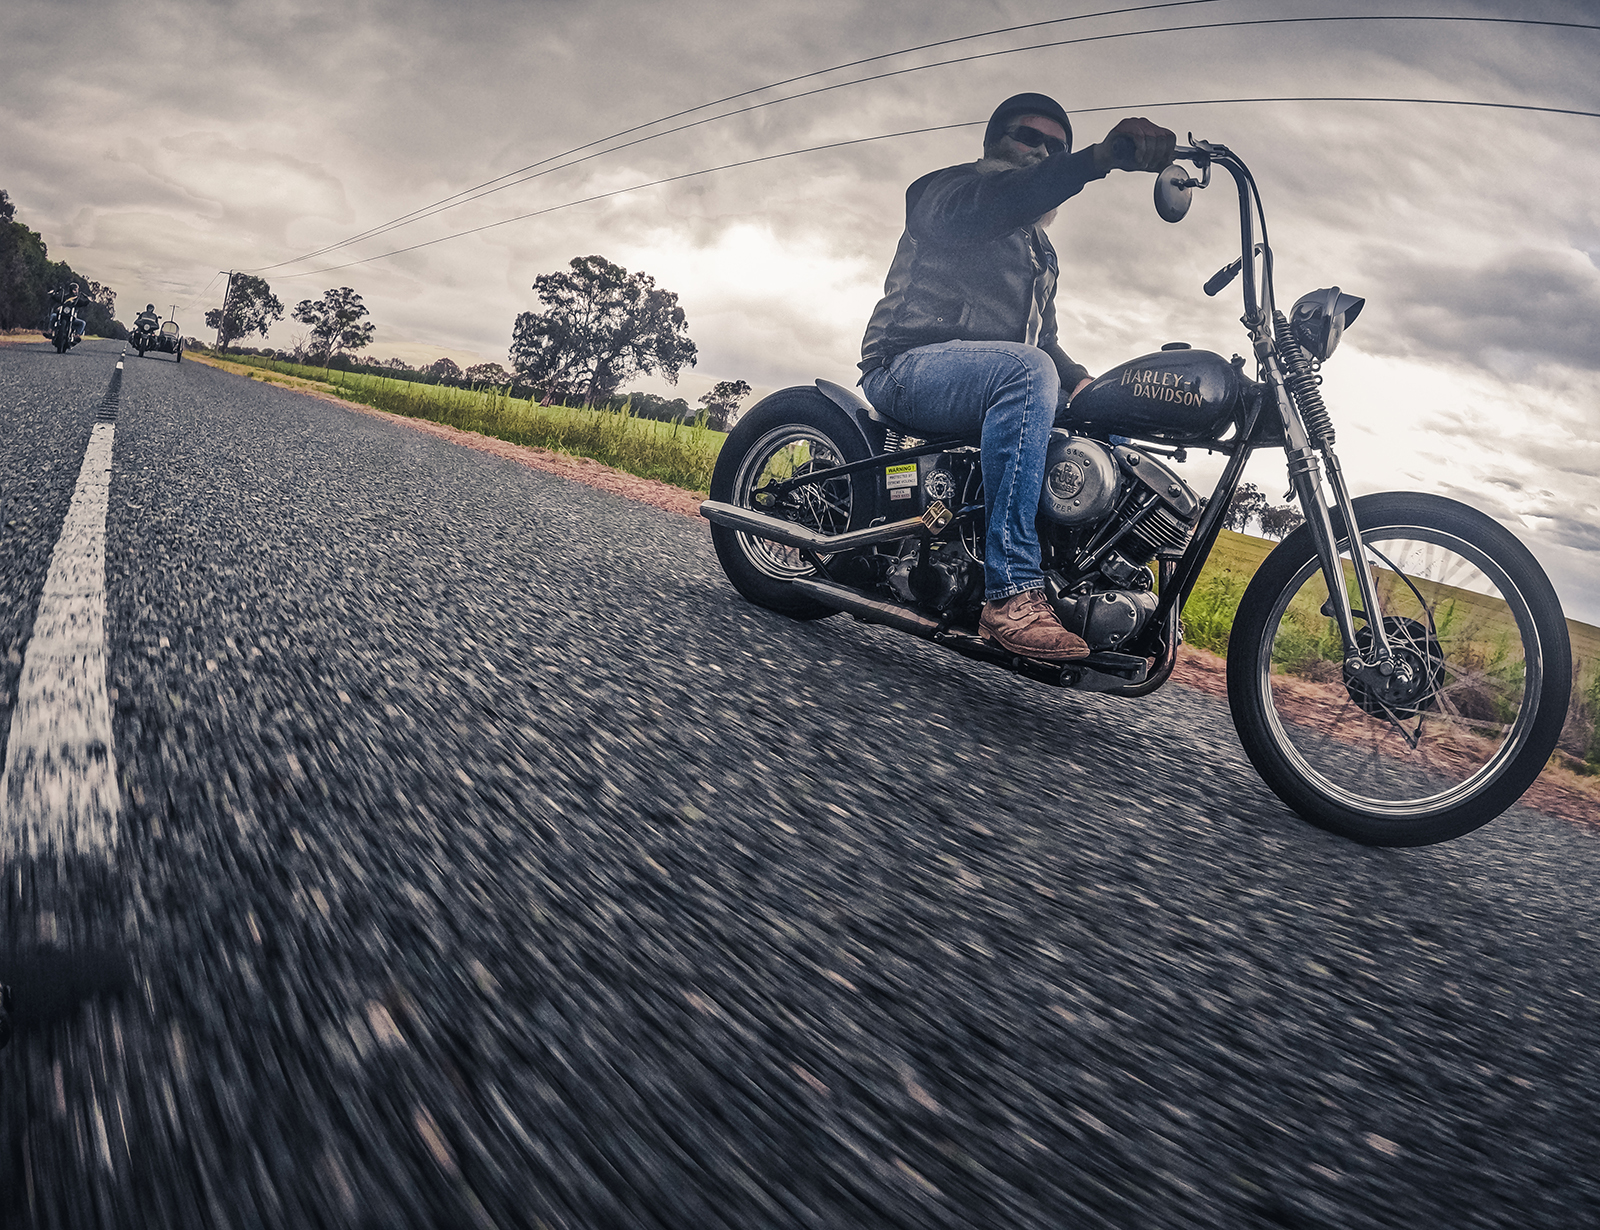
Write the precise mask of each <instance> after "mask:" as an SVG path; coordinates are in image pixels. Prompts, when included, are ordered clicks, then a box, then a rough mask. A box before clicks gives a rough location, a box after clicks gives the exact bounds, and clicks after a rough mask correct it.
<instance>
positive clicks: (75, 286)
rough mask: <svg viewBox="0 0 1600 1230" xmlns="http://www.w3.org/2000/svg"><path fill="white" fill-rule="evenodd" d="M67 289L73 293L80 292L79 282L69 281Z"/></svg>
mask: <svg viewBox="0 0 1600 1230" xmlns="http://www.w3.org/2000/svg"><path fill="white" fill-rule="evenodd" d="M67 289H68V290H70V291H71V292H72V293H73V294H77V293H78V284H77V283H76V282H68V283H67Z"/></svg>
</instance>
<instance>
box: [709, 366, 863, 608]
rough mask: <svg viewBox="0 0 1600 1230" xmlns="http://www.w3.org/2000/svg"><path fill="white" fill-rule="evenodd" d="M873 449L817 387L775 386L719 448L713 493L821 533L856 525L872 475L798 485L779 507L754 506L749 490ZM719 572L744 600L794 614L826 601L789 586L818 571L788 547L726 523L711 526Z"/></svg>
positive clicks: (842, 462) (857, 458) (860, 523)
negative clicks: (781, 387) (798, 591)
mask: <svg viewBox="0 0 1600 1230" xmlns="http://www.w3.org/2000/svg"><path fill="white" fill-rule="evenodd" d="M868 456H870V454H869V453H868V451H867V445H866V442H865V441H864V440H863V439H862V438H861V432H860V430H859V429H858V428H857V427H856V425H855V423H854V422H853V421H852V420H851V419H850V417H849V416H848V415H846V414H845V412H844V411H843V410H841V409H839V407H838V406H836V405H834V404H833V403H832V402H831V401H829V400H828V399H827V398H826V397H825V396H823V394H822V393H821V392H820V391H819V390H817V389H816V388H811V387H807V386H804V385H801V386H796V387H794V388H789V389H780V390H779V391H778V392H776V393H774V394H772V395H771V396H770V397H767V398H764V399H762V400H761V401H760V402H759V403H757V404H756V405H755V406H753V407H751V409H750V410H749V411H748V412H747V413H746V414H745V415H744V417H743V418H741V419H740V420H739V422H738V424H737V425H736V426H735V427H734V429H733V431H732V432H730V433H729V435H728V438H727V440H726V441H725V442H724V443H723V445H722V451H721V452H720V453H719V454H718V455H717V465H716V469H715V470H714V471H713V472H712V477H711V498H712V499H713V500H716V501H718V502H720V503H724V504H736V505H738V506H739V507H740V508H753V509H757V510H758V511H762V512H766V513H768V514H770V515H772V516H778V517H783V518H785V519H787V520H789V521H793V522H795V523H796V524H797V525H803V526H805V527H806V528H807V529H812V530H816V531H817V532H818V533H822V534H842V533H844V532H845V531H846V530H852V529H859V528H860V527H861V526H863V525H866V524H867V522H868V521H869V520H870V519H871V517H872V506H873V503H874V501H873V498H872V494H873V492H874V490H875V485H874V480H873V478H872V476H871V475H870V474H859V473H858V474H852V475H847V476H845V477H843V478H838V479H834V480H832V481H830V482H828V483H827V484H825V485H823V486H820V487H819V486H812V487H801V488H798V489H797V490H795V491H793V492H791V493H790V494H789V496H788V497H787V498H786V499H785V500H784V501H783V503H782V504H781V505H780V506H778V507H776V508H759V507H758V505H757V504H756V503H755V500H754V494H755V492H756V491H757V490H759V489H760V488H761V487H762V486H764V485H765V484H766V483H768V482H778V481H782V480H783V479H785V478H789V477H791V476H792V475H794V474H799V473H804V472H806V471H809V470H818V469H828V468H830V467H832V466H837V465H848V464H849V463H851V462H854V461H861V460H864V459H865V458H866V457H868ZM711 541H712V543H713V544H714V545H715V547H716V549H717V559H718V560H719V561H720V562H721V564H722V571H723V572H724V573H726V574H727V577H728V580H730V581H732V582H733V587H734V588H735V589H737V590H738V591H739V592H740V593H741V594H742V595H743V596H744V597H745V598H746V599H747V600H749V601H750V602H753V603H755V604H756V605H757V606H763V607H766V608H767V609H768V610H772V611H778V612H780V613H782V614H784V615H788V616H790V617H792V618H794V619H822V618H825V617H827V616H829V615H833V614H836V612H835V611H834V610H833V609H832V608H831V607H825V606H823V605H822V604H821V603H819V602H816V601H815V600H813V599H811V598H807V597H805V596H804V595H802V594H797V593H795V592H794V586H793V585H792V584H791V582H793V581H795V580H797V579H799V578H801V577H810V576H815V575H816V571H817V570H816V569H815V568H814V567H813V566H812V565H811V564H810V563H809V562H808V561H807V560H806V559H805V557H804V556H802V555H801V554H800V552H799V551H797V550H795V549H794V548H793V547H785V546H780V545H779V544H778V543H775V542H771V541H770V540H767V539H764V538H757V537H755V536H754V535H752V534H745V533H741V532H740V531H738V530H733V529H729V528H727V527H725V526H719V525H713V526H712V527H711Z"/></svg>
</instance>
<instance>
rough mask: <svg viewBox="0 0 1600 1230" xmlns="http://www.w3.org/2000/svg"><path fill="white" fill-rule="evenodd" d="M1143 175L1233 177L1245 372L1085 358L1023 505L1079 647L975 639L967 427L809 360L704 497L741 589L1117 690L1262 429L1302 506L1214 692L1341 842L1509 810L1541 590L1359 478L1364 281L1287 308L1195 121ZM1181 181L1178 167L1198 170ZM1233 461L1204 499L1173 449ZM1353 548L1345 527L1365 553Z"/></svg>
mask: <svg viewBox="0 0 1600 1230" xmlns="http://www.w3.org/2000/svg"><path fill="white" fill-rule="evenodd" d="M1190 142H1191V144H1190V145H1189V146H1187V147H1180V148H1179V149H1178V150H1177V151H1176V155H1175V157H1176V158H1177V159H1178V160H1180V161H1182V162H1187V163H1189V164H1191V165H1192V167H1193V168H1194V170H1193V171H1190V170H1189V169H1187V168H1184V167H1180V166H1179V165H1178V163H1177V162H1174V163H1173V165H1171V166H1169V167H1168V168H1167V169H1166V170H1165V171H1163V172H1161V174H1160V175H1159V176H1158V177H1157V180H1156V188H1155V194H1156V210H1157V212H1158V213H1159V214H1160V216H1161V217H1162V218H1164V219H1165V220H1166V221H1168V222H1177V221H1179V220H1180V219H1181V218H1182V217H1183V216H1184V214H1185V213H1186V212H1187V210H1188V208H1189V204H1190V202H1191V199H1192V197H1193V193H1194V191H1195V190H1197V189H1203V188H1206V187H1208V186H1209V184H1210V181H1211V172H1212V169H1213V168H1221V169H1222V170H1225V171H1227V172H1228V173H1229V175H1230V176H1231V177H1232V179H1233V181H1234V183H1235V185H1236V188H1237V191H1238V200H1239V219H1240V228H1239V229H1240V255H1239V259H1237V260H1235V261H1233V262H1232V263H1230V264H1229V265H1227V266H1226V267H1224V268H1223V269H1222V270H1220V271H1218V273H1217V274H1216V275H1215V276H1214V277H1213V278H1212V279H1211V280H1210V281H1209V282H1207V283H1206V285H1205V288H1204V289H1205V292H1206V293H1207V294H1208V295H1215V294H1216V293H1217V292H1218V291H1220V290H1221V289H1223V288H1224V287H1225V286H1227V285H1228V284H1229V283H1230V282H1232V281H1233V280H1234V278H1236V277H1239V278H1241V282H1242V290H1243V299H1244V315H1243V317H1242V321H1243V324H1244V326H1245V330H1246V332H1247V333H1248V335H1249V338H1250V344H1251V350H1252V353H1253V357H1254V364H1253V369H1254V370H1253V374H1249V373H1247V371H1246V367H1247V363H1246V360H1245V359H1243V358H1241V357H1240V356H1238V355H1235V356H1233V359H1232V361H1229V360H1227V359H1224V358H1223V357H1222V356H1221V355H1219V354H1216V353H1213V352H1211V351H1206V350H1198V349H1192V348H1190V347H1188V346H1187V345H1185V344H1182V343H1171V344H1169V345H1167V346H1164V347H1162V349H1161V350H1159V351H1157V352H1155V353H1152V354H1147V355H1143V356H1140V357H1139V358H1136V359H1132V360H1130V361H1128V362H1126V363H1123V364H1121V365H1120V366H1118V367H1116V368H1113V369H1112V370H1111V371H1109V372H1107V373H1106V374H1104V375H1102V376H1101V377H1099V378H1098V379H1097V380H1095V381H1094V382H1093V383H1092V384H1090V385H1089V386H1088V387H1087V388H1085V389H1084V390H1083V391H1082V392H1080V393H1078V395H1077V396H1075V397H1074V398H1073V399H1072V401H1071V403H1070V405H1069V406H1068V407H1067V408H1066V410H1065V411H1064V412H1063V413H1062V415H1060V416H1058V422H1057V426H1056V429H1055V431H1054V432H1053V433H1052V436H1051V441H1050V447H1049V453H1048V456H1047V460H1046V465H1045V482H1044V490H1043V493H1042V498H1041V501H1040V508H1039V517H1038V524H1039V529H1040V540H1041V546H1042V549H1043V562H1044V566H1045V581H1046V585H1045V592H1046V595H1047V597H1048V598H1049V600H1050V603H1051V605H1052V606H1053V607H1054V609H1055V611H1056V613H1057V614H1058V616H1059V617H1060V618H1061V621H1062V623H1063V624H1064V625H1065V626H1066V627H1068V628H1070V629H1071V630H1073V631H1074V632H1077V633H1078V634H1079V635H1080V636H1082V637H1083V638H1084V639H1085V640H1086V641H1087V642H1088V644H1089V647H1090V649H1091V651H1092V652H1091V653H1090V655H1089V656H1088V657H1086V658H1081V659H1078V660H1075V661H1072V662H1069V663H1066V664H1064V665H1063V664H1054V665H1053V664H1046V663H1042V662H1037V661H1032V660H1029V659H1024V658H1019V657H1016V656H1014V655H1012V654H1010V653H1008V652H1006V651H1005V650H1003V649H1001V648H999V647H998V646H996V645H994V644H993V643H991V642H990V641H987V640H985V639H983V638H982V637H980V636H979V635H978V625H977V620H978V614H979V612H980V609H981V607H982V602H983V555H982V552H983V541H984V524H983V522H984V500H983V476H982V474H981V472H980V470H979V448H978V441H977V440H976V439H957V438H950V439H937V440H935V439H918V438H915V437H914V436H913V434H912V433H911V431H910V429H909V428H907V427H905V426H904V425H902V424H899V423H896V422H894V421H892V420H890V419H887V418H885V417H884V416H883V415H882V414H880V413H879V412H877V411H876V410H874V409H873V408H872V407H871V406H870V405H868V403H867V402H866V401H864V400H863V399H862V398H861V397H859V396H858V395H857V394H856V393H854V392H853V391H851V390H850V389H847V388H845V387H843V386H841V385H838V384H834V383H832V382H830V381H826V380H818V381H817V382H816V384H815V386H814V387H810V386H800V387H795V388H788V389H783V390H781V391H779V392H777V393H774V394H772V395H771V396H770V397H768V398H766V399H764V400H763V401H761V402H760V403H759V404H757V405H756V406H754V407H752V408H751V410H750V411H749V412H748V413H747V414H746V415H745V416H744V417H743V418H742V419H741V420H740V421H739V423H738V425H737V427H736V428H735V429H734V430H733V432H732V433H731V434H730V435H729V437H728V439H727V442H726V443H725V444H724V446H723V448H722V452H721V454H720V456H719V458H718V461H717V465H716V469H715V472H714V475H713V478H712V483H711V492H710V494H711V497H712V498H711V499H709V500H707V501H706V502H705V503H704V504H702V505H701V513H702V515H704V516H705V517H706V518H707V519H709V520H710V522H711V527H712V529H711V532H712V538H713V541H714V543H715V545H716V550H717V556H718V559H719V560H720V561H721V564H722V567H723V570H724V572H726V574H727V576H728V578H729V580H730V581H732V582H733V584H734V586H735V588H737V589H738V591H739V592H740V593H741V594H742V595H744V597H745V598H747V599H749V600H750V601H751V602H754V603H757V604H759V605H761V606H764V607H769V608H771V609H773V610H775V611H780V612H783V613H784V614H787V615H790V616H793V617H795V618H799V619H815V618H819V617H823V616H828V615H833V614H837V613H840V612H846V613H849V614H852V615H855V616H856V617H857V618H859V619H862V620H865V621H868V622H872V623H878V624H884V625H888V626H889V627H892V628H897V629H899V630H901V631H904V632H909V633H911V634H912V635H914V636H918V637H921V638H923V639H925V640H929V641H932V642H934V643H935V644H938V645H941V646H944V647H945V648H947V649H950V650H953V651H955V652H957V653H961V654H964V655H966V656H968V657H971V658H976V659H980V660H983V661H986V662H990V663H993V664H995V665H997V666H1001V667H1005V668H1007V669H1010V670H1013V671H1016V672H1019V673H1021V674H1023V675H1026V676H1029V677H1031V678H1033V679H1037V680H1039V681H1041V682H1044V683H1050V684H1055V685H1058V686H1061V687H1068V688H1076V689H1080V690H1085V691H1093V692H1101V693H1109V694H1112V695H1117V696H1123V697H1138V696H1144V695H1147V694H1148V693H1150V692H1153V691H1154V690H1155V689H1156V688H1158V687H1160V686H1161V684H1162V683H1164V682H1166V680H1167V679H1168V677H1169V676H1170V675H1171V673H1172V670H1173V667H1174V665H1175V664H1176V661H1177V653H1178V646H1179V643H1180V642H1181V640H1182V629H1183V625H1182V621H1181V615H1182V611H1183V607H1184V603H1185V601H1186V600H1187V599H1188V598H1189V595H1190V593H1191V592H1192V591H1193V590H1194V588H1195V584H1196V582H1197V581H1198V580H1199V577H1200V572H1201V569H1202V567H1203V565H1204V564H1205V562H1206V558H1207V556H1208V555H1209V553H1210V551H1211V549H1212V547H1213V545H1214V544H1215V543H1216V541H1217V537H1218V533H1219V531H1220V530H1221V528H1222V523H1223V518H1224V514H1225V513H1226V511H1227V509H1228V506H1229V503H1230V501H1231V500H1232V498H1233V495H1234V493H1235V491H1236V490H1237V488H1238V485H1239V482H1240V478H1241V475H1242V473H1243V471H1244V467H1245V463H1246V461H1247V460H1248V458H1249V457H1250V455H1251V453H1252V452H1253V451H1255V450H1256V449H1259V448H1281V449H1282V450H1283V451H1284V454H1285V456H1286V458H1287V461H1288V480H1289V485H1290V488H1291V491H1292V493H1293V494H1294V495H1295V496H1296V497H1297V498H1298V502H1299V505H1300V508H1301V510H1302V511H1303V513H1304V517H1305V522H1304V524H1303V525H1302V526H1301V527H1300V528H1299V529H1297V530H1295V531H1294V532H1293V533H1291V534H1290V535H1288V536H1287V537H1286V538H1285V539H1284V541H1283V542H1282V543H1281V544H1280V545H1279V546H1278V547H1277V548H1276V549H1275V550H1273V551H1272V553H1271V554H1270V555H1268V556H1267V558H1266V559H1265V560H1264V561H1263V562H1262V564H1261V565H1260V567H1259V568H1258V569H1257V571H1256V573H1255V575H1254V577H1253V578H1252V579H1251V581H1250V583H1249V585H1248V586H1247V587H1246V589H1245V591H1244V594H1243V596H1242V598H1241V599H1240V602H1239V608H1238V612H1237V614H1236V616H1235V618H1234V624H1233V631H1232V634H1231V636H1230V639H1229V642H1228V671H1227V676H1228V699H1229V705H1230V708H1231V710H1232V714H1233V720H1234V725H1235V728H1236V730H1237V731H1238V734H1239V739H1240V741H1241V743H1242V744H1243V745H1244V748H1245V751H1246V752H1247V754H1248V755H1249V757H1250V760H1251V762H1252V763H1253V764H1254V765H1255V767H1256V769H1257V771H1258V772H1259V773H1260V774H1261V776H1262V777H1263V779H1265V781H1266V782H1267V784H1268V785H1269V786H1270V787H1271V788H1272V789H1273V791H1275V792H1276V793H1277V794H1278V796H1279V797H1280V798H1281V799H1283V800H1284V802H1286V803H1287V804H1288V805H1289V806H1290V807H1292V808H1293V809H1294V810H1295V811H1297V812H1298V813H1299V814H1300V815H1301V816H1303V817H1304V818H1305V819H1307V820H1309V821H1310V822H1311V823H1313V824H1316V825H1318V826H1320V827H1322V828H1325V829H1328V830H1331V831H1333V832H1336V833H1340V834H1343V835H1344V836H1346V837H1349V838H1352V839H1354V840H1356V841H1359V842H1363V843H1367V844H1372V845H1385V846H1413V845H1424V844H1428V843H1432V842H1439V841H1445V840H1448V839H1450V838H1453V837H1457V836H1460V835H1461V834H1463V833H1467V832H1470V831H1471V830H1473V829H1475V828H1477V827H1479V826H1480V825H1482V824H1485V823H1487V822H1488V821H1489V820H1492V819H1493V818H1494V817H1495V816H1498V815H1499V814H1500V813H1501V812H1503V811H1504V810H1505V809H1506V808H1507V807H1509V806H1511V805H1512V804H1513V803H1514V802H1516V800H1517V799H1518V798H1520V797H1521V796H1522V794H1523V792H1524V791H1525V790H1526V789H1527V788H1528V786H1529V785H1530V784H1531V783H1532V782H1533V780H1534V778H1535V777H1536V776H1537V775H1538V773H1539V771H1540V769H1541V768H1543V767H1544V765H1545V763H1546V761H1547V760H1548V758H1549V756H1550V754H1551V752H1552V751H1553V750H1554V747H1555V742H1556V738H1557V736H1558V735H1559V733H1560V730H1561V726H1562V723H1563V721H1564V720H1565V716H1566V710H1567V702H1568V698H1569V692H1570V689H1571V649H1570V646H1569V644H1568V638H1567V628H1566V622H1565V619H1564V618H1563V616H1562V612H1561V606H1560V602H1559V601H1558V599H1557V597H1556V594H1555V591H1554V589H1553V588H1552V587H1551V585H1550V582H1549V579H1548V578H1547V577H1546V576H1545V574H1544V572H1543V570H1542V569H1541V568H1540V566H1539V564H1538V563H1537V562H1536V561H1535V560H1534V558H1533V556H1532V555H1531V554H1530V553H1529V552H1528V550H1527V549H1526V548H1525V547H1523V546H1522V544H1521V543H1519V542H1518V541H1517V540H1516V538H1515V537H1514V536H1513V535H1511V534H1510V533H1509V532H1508V531H1507V530H1505V529H1504V528H1503V527H1501V526H1500V525H1499V524H1498V523H1496V522H1495V521H1493V520H1492V519H1491V518H1489V517H1488V516H1485V515H1484V514H1483V513H1480V512H1478V511H1476V510H1475V509H1472V508H1470V507H1468V506H1466V505H1464V504H1461V503H1458V502H1456V501H1453V500H1448V499H1443V498H1441V497H1438V496H1432V495H1424V494H1417V493H1404V492H1389V493H1384V494H1379V495H1368V496H1362V497H1352V495H1351V493H1350V489H1349V486H1348V484H1347V482H1346V479H1345V476H1344V472H1343V470H1342V468H1341V466H1340V464H1339V460H1338V458H1337V456H1336V455H1335V452H1334V447H1333V446H1334V436H1335V433H1334V427H1333V422H1332V418H1331V416H1330V414H1329V412H1328V409H1327V407H1326V406H1325V405H1324V404H1323V400H1322V396H1321V393H1320V390H1319V388H1318V386H1319V384H1320V383H1321V380H1320V377H1319V375H1318V369H1319V368H1320V366H1321V364H1322V363H1324V362H1325V361H1326V360H1327V359H1328V358H1329V356H1330V355H1331V354H1332V353H1333V351H1334V348H1335V347H1336V346H1337V345H1338V342H1339V339H1340V337H1341V335H1342V333H1343V331H1344V329H1345V328H1346V327H1348V326H1349V325H1350V324H1352V323H1353V322H1354V321H1355V319H1356V316H1357V314H1358V313H1359V312H1360V311H1361V308H1362V305H1363V303H1364V300H1362V299H1358V298H1356V297H1354V296H1352V295H1348V294H1345V293H1342V292H1341V291H1340V290H1339V288H1337V287H1332V288H1328V289H1324V290H1318V291H1314V292H1312V293H1311V294H1308V295H1305V296H1303V297H1302V298H1301V299H1299V300H1298V301H1297V302H1296V303H1295V304H1294V305H1293V307H1292V308H1291V309H1290V311H1289V312H1288V314H1287V315H1285V314H1284V313H1283V312H1282V311H1280V310H1279V309H1278V308H1277V305H1276V300H1275V297H1274V292H1273V279H1272V266H1273V258H1272V247H1271V244H1270V242H1269V240H1268V236H1267V225H1266V216H1265V212H1264V210H1263V209H1262V206H1261V200H1260V194H1259V192H1258V190H1257V187H1256V184H1255V180H1254V178H1253V177H1252V175H1251V174H1250V171H1249V169H1248V168H1247V167H1246V166H1245V164H1244V162H1243V161H1242V160H1241V159H1240V158H1239V156H1238V155H1237V154H1235V153H1233V152H1232V151H1231V150H1229V149H1228V148H1227V147H1225V146H1222V145H1217V144H1212V143H1210V142H1206V141H1195V140H1194V138H1193V137H1192V136H1191V137H1190ZM1196 174H1198V178H1196V177H1195V175H1196ZM1196 447H1202V448H1206V449H1210V450H1215V451H1217V452H1220V453H1222V454H1224V455H1225V456H1226V457H1227V463H1226V465H1225V466H1224V469H1223V473H1222V476H1221V478H1220V479H1219V481H1218V482H1217V486H1216V489H1215V490H1214V491H1213V492H1212V493H1211V495H1210V497H1209V498H1208V499H1202V498H1200V497H1199V496H1198V495H1197V494H1196V493H1195V492H1194V491H1193V490H1192V489H1191V488H1190V487H1189V485H1188V484H1187V483H1185V482H1184V481H1183V479H1182V478H1181V477H1179V475H1178V474H1177V472H1176V471H1175V470H1174V469H1173V468H1172V467H1171V466H1170V465H1169V464H1168V462H1169V461H1176V462H1180V463H1181V462H1182V461H1183V460H1185V457H1186V450H1187V449H1191V448H1196ZM1357 544H1359V545H1357Z"/></svg>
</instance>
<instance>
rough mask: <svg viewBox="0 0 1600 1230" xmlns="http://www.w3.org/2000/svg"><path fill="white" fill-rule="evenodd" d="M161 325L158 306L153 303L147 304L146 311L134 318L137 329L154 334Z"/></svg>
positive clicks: (134, 325)
mask: <svg viewBox="0 0 1600 1230" xmlns="http://www.w3.org/2000/svg"><path fill="white" fill-rule="evenodd" d="M160 324H161V317H160V316H158V315H157V314H156V305H155V304H153V303H147V304H145V305H144V311H142V312H140V313H139V314H138V315H137V316H135V317H134V318H133V327H134V328H135V329H144V330H148V331H149V332H151V333H154V332H155V331H156V329H157V328H158V327H159V326H160Z"/></svg>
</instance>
